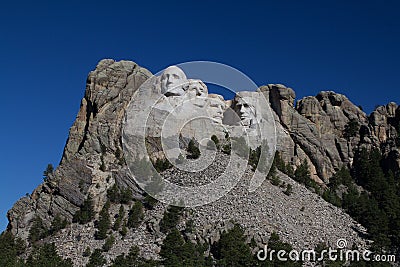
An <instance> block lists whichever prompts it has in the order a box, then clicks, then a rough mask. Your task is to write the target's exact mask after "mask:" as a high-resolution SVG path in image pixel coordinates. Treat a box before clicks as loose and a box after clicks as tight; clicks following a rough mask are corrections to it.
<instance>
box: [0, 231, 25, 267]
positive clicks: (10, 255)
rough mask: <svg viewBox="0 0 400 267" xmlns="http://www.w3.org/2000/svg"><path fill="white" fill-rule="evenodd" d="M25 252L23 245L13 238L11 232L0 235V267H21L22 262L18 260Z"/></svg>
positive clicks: (19, 240)
mask: <svg viewBox="0 0 400 267" xmlns="http://www.w3.org/2000/svg"><path fill="white" fill-rule="evenodd" d="M24 252H25V243H24V242H23V241H22V240H21V239H19V238H14V236H13V235H12V233H11V232H8V231H5V232H3V233H1V234H0V266H15V267H19V266H21V267H22V266H23V262H22V260H20V259H19V258H18V256H20V255H21V254H22V253H24Z"/></svg>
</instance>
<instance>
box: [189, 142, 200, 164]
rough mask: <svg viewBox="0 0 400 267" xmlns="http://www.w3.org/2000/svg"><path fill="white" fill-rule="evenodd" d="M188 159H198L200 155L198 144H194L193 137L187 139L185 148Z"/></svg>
mask: <svg viewBox="0 0 400 267" xmlns="http://www.w3.org/2000/svg"><path fill="white" fill-rule="evenodd" d="M186 151H187V152H188V155H187V156H186V157H187V158H188V159H198V158H199V157H200V155H201V153H200V149H199V147H198V145H196V143H195V140H194V138H192V139H191V140H190V141H189V144H188V147H187V149H186Z"/></svg>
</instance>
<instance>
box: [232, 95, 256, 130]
mask: <svg viewBox="0 0 400 267" xmlns="http://www.w3.org/2000/svg"><path fill="white" fill-rule="evenodd" d="M250 103H252V101H251V98H250V97H239V98H238V99H237V104H236V108H237V111H238V112H239V115H240V119H241V123H242V125H243V126H249V127H250V126H251V125H253V124H254V123H255V119H256V113H255V108H254V106H253V105H252V104H250Z"/></svg>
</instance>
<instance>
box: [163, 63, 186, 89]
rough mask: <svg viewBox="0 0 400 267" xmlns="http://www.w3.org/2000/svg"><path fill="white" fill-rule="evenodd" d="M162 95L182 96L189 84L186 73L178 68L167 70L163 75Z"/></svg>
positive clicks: (171, 67) (172, 67)
mask: <svg viewBox="0 0 400 267" xmlns="http://www.w3.org/2000/svg"><path fill="white" fill-rule="evenodd" d="M160 82H161V93H162V94H164V95H166V96H181V95H183V94H184V93H185V91H184V89H183V87H184V85H185V83H187V80H186V75H185V73H184V72H183V71H182V70H181V69H180V68H178V67H176V66H170V67H168V68H166V69H165V70H164V72H163V74H162V75H161V79H160Z"/></svg>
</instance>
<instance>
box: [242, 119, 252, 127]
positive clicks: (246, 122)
mask: <svg viewBox="0 0 400 267" xmlns="http://www.w3.org/2000/svg"><path fill="white" fill-rule="evenodd" d="M240 122H241V124H242V125H243V126H250V125H251V119H248V118H246V119H242V120H241V121H240Z"/></svg>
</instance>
